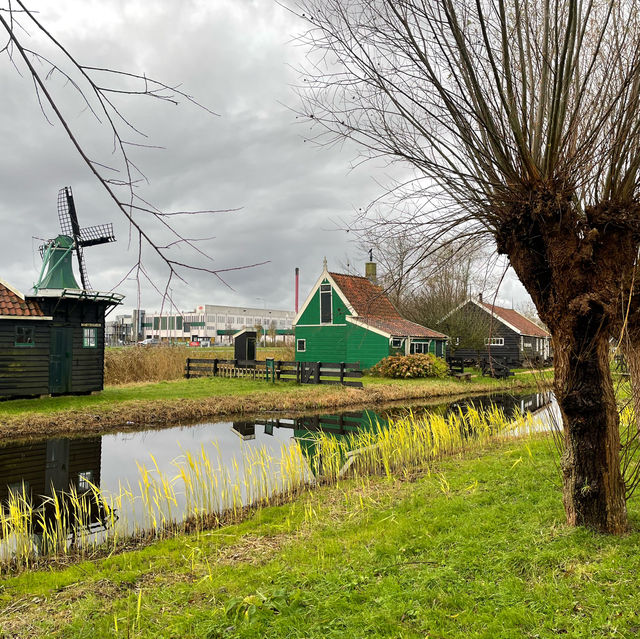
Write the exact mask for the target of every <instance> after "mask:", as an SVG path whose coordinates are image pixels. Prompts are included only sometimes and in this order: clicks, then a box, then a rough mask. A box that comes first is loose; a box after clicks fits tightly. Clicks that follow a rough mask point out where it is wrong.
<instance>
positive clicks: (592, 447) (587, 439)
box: [554, 314, 627, 534]
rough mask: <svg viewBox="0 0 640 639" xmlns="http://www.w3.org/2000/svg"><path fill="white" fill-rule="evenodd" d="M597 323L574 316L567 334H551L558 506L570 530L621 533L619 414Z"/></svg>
mask: <svg viewBox="0 0 640 639" xmlns="http://www.w3.org/2000/svg"><path fill="white" fill-rule="evenodd" d="M596 315H597V314H596ZM594 320H595V322H594ZM597 320H598V318H597V316H596V317H587V316H583V317H579V318H576V319H575V320H574V321H572V322H571V324H572V326H571V327H569V328H568V330H567V329H565V330H563V329H558V330H557V331H556V332H555V338H554V357H555V393H556V397H557V399H558V403H559V405H560V410H561V412H562V417H563V422H564V444H565V448H564V452H563V455H562V464H561V465H562V475H563V502H564V508H565V513H566V517H567V523H568V524H569V525H572V526H576V525H582V526H586V527H588V528H592V529H595V530H598V531H601V532H607V533H613V534H622V533H624V532H625V531H626V530H627V509H626V502H625V485H624V480H623V477H622V474H621V471H620V430H619V419H618V410H617V406H616V401H615V395H614V388H613V382H612V379H611V374H610V370H609V336H608V332H607V331H603V330H602V328H601V327H597V326H596V327H593V324H594V323H595V324H598V322H597ZM594 328H595V331H594Z"/></svg>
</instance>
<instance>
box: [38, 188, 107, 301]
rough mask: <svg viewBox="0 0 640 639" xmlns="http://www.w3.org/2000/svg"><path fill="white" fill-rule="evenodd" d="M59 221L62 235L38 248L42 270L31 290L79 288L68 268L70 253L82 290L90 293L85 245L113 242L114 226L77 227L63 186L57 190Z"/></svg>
mask: <svg viewBox="0 0 640 639" xmlns="http://www.w3.org/2000/svg"><path fill="white" fill-rule="evenodd" d="M58 220H59V222H60V230H61V234H60V235H58V237H56V238H54V239H51V240H49V241H48V242H46V243H45V244H43V245H42V246H41V247H40V254H41V255H42V260H43V261H42V270H41V272H40V277H39V279H38V283H37V284H36V285H35V286H34V288H35V290H36V291H38V290H39V289H43V288H53V289H58V288H80V287H79V286H78V284H77V283H76V281H75V278H74V276H73V268H72V267H71V253H72V252H74V253H75V254H76V258H77V260H78V269H79V271H80V279H81V281H82V288H83V289H84V290H85V291H91V290H93V289H92V288H91V284H90V283H89V277H88V276H87V266H86V264H85V261H84V249H85V248H86V247H87V246H97V245H98V244H107V243H108V242H115V241H116V238H115V236H114V234H113V225H112V224H99V225H97V226H87V227H86V228H80V224H79V223H78V215H77V213H76V205H75V202H74V201H73V193H72V192H71V187H70V186H65V187H64V188H62V189H60V191H58ZM45 270H46V271H47V272H46V274H45Z"/></svg>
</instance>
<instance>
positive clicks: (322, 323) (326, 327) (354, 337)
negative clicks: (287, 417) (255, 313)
mask: <svg viewBox="0 0 640 639" xmlns="http://www.w3.org/2000/svg"><path fill="white" fill-rule="evenodd" d="M366 266H367V268H366V273H367V274H368V277H361V276H359V275H347V274H343V273H330V272H329V271H328V270H327V264H326V261H325V264H324V269H323V271H322V273H321V275H320V277H319V278H318V280H317V282H316V284H315V285H314V287H313V288H312V290H311V292H310V293H309V296H308V297H307V299H306V301H305V303H304V304H303V306H302V308H301V309H300V311H299V312H298V314H297V316H296V318H295V320H294V330H295V346H296V361H298V362H360V366H361V368H363V369H366V368H371V367H372V366H374V365H375V364H377V363H378V362H379V361H380V360H381V359H383V358H385V357H387V356H389V355H400V354H402V355H405V354H406V355H408V354H411V353H433V354H434V355H436V356H438V357H444V355H445V347H446V341H447V336H446V335H444V334H443V333H439V332H437V331H434V330H433V329H430V328H427V327H425V326H421V325H420V324H416V323H414V322H411V321H409V320H407V319H405V318H403V317H402V316H401V315H400V313H399V312H398V311H397V309H396V308H395V307H394V306H393V304H392V303H391V301H390V300H389V298H388V297H387V295H386V294H385V292H384V291H383V290H382V288H381V287H380V286H378V284H377V283H376V281H375V279H376V273H375V263H373V262H369V263H367V265H366Z"/></svg>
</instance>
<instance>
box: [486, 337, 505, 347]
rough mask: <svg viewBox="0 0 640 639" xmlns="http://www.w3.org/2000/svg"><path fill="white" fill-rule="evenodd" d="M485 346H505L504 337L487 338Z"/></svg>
mask: <svg viewBox="0 0 640 639" xmlns="http://www.w3.org/2000/svg"><path fill="white" fill-rule="evenodd" d="M484 345H485V346H504V337H485V338H484Z"/></svg>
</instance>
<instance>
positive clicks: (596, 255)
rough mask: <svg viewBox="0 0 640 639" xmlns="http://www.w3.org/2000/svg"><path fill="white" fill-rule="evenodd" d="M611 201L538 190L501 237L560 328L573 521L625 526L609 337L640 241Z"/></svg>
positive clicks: (557, 353)
mask: <svg viewBox="0 0 640 639" xmlns="http://www.w3.org/2000/svg"><path fill="white" fill-rule="evenodd" d="M559 193H560V191H558V190H556V196H557V195H558V194H559ZM608 206H609V208H607V205H604V204H603V205H600V207H599V208H597V209H589V210H587V211H586V213H585V215H582V214H581V213H580V212H579V211H577V210H576V208H575V206H574V205H573V203H572V202H571V200H570V198H567V199H565V200H560V199H559V198H558V197H555V202H553V198H550V197H549V193H548V192H547V193H546V194H545V193H544V192H541V193H540V194H532V197H531V198H530V199H529V201H528V202H526V203H525V205H524V206H522V207H521V208H519V209H518V208H515V207H514V208H513V209H512V215H511V221H510V222H508V223H506V224H504V225H503V227H502V229H501V232H500V233H499V234H498V235H497V244H498V250H499V251H500V252H502V253H505V254H506V255H508V256H509V259H510V261H511V264H512V266H513V267H514V269H515V271H516V273H517V274H518V276H519V277H520V280H521V281H522V283H523V284H524V286H525V288H526V289H527V291H528V292H529V293H530V294H531V297H532V299H533V302H534V304H535V305H536V308H537V309H538V313H539V315H540V318H541V319H542V321H544V322H545V324H546V325H547V326H548V327H549V330H550V332H551V335H552V339H553V348H554V364H555V382H554V384H555V393H556V398H557V400H558V404H559V406H560V411H561V413H562V418H563V427H564V434H563V437H564V451H563V455H562V464H561V465H562V474H563V502H564V507H565V513H566V518H567V523H568V524H569V525H573V526H576V525H580V526H585V527H588V528H592V529H594V530H598V531H601V532H607V533H612V534H622V533H624V532H625V531H626V530H627V527H628V523H627V521H628V520H627V509H626V502H625V484H624V478H623V476H622V472H621V469H620V430H619V416H618V408H617V405H616V398H615V394H614V387H613V379H612V376H611V371H610V368H609V338H610V335H611V330H612V326H614V325H615V323H616V321H617V316H618V315H619V309H618V307H617V306H616V300H617V299H618V296H619V291H620V290H621V288H622V285H623V282H625V281H626V279H625V278H628V274H629V273H630V272H632V268H633V264H634V260H635V255H636V249H635V244H634V242H635V240H634V239H633V237H632V234H631V233H628V232H625V230H624V229H623V228H621V227H619V226H618V227H615V226H614V225H612V224H608V220H610V219H611V215H610V210H609V209H610V208H612V205H610V204H609V205H608Z"/></svg>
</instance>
